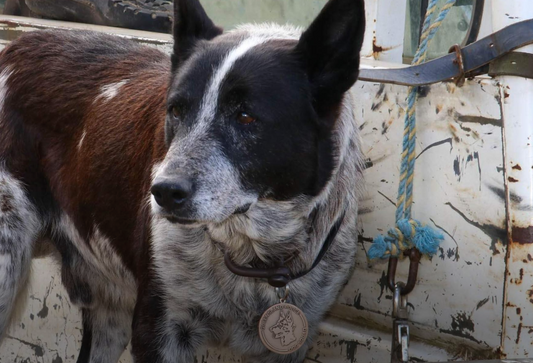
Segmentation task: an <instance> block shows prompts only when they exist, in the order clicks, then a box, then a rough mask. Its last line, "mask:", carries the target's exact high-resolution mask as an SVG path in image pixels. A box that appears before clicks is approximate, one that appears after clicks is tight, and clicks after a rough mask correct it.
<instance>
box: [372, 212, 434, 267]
mask: <svg viewBox="0 0 533 363" xmlns="http://www.w3.org/2000/svg"><path fill="white" fill-rule="evenodd" d="M442 240H444V236H443V235H442V233H440V232H438V231H436V230H434V229H433V228H431V227H430V226H427V225H423V224H422V223H420V222H419V221H416V220H413V219H410V220H408V219H401V220H399V221H398V222H397V224H396V227H395V228H391V229H390V230H389V232H388V235H387V236H383V235H379V236H377V237H376V238H374V242H373V243H372V246H371V247H370V249H369V250H368V253H367V255H368V258H369V259H370V260H375V259H387V258H390V257H398V256H399V255H400V254H401V253H402V252H403V251H406V250H408V249H411V248H417V249H418V250H419V251H420V252H421V253H422V254H423V255H426V256H429V257H430V256H433V255H434V254H435V253H437V251H438V250H439V246H440V243H441V241H442Z"/></svg>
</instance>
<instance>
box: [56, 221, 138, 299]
mask: <svg viewBox="0 0 533 363" xmlns="http://www.w3.org/2000/svg"><path fill="white" fill-rule="evenodd" d="M55 232H56V233H63V234H64V235H65V236H66V237H67V238H68V239H69V240H70V241H71V242H72V243H73V244H74V246H76V249H77V250H78V252H79V253H80V254H81V256H82V257H83V260H84V261H85V262H86V263H87V264H88V265H89V266H90V267H91V268H92V269H94V271H93V272H92V273H97V274H102V275H103V276H105V277H106V280H107V281H106V282H105V283H104V281H102V286H101V288H102V289H103V290H105V291H103V292H104V293H105V295H106V296H107V297H108V298H109V299H110V300H111V301H112V302H114V303H119V304H123V303H124V299H135V294H136V287H135V286H136V284H135V280H134V278H133V275H132V273H131V272H130V271H129V270H128V269H127V268H126V267H125V266H124V264H123V263H122V259H121V258H120V256H119V255H118V254H117V252H116V251H115V249H114V248H113V246H112V245H111V241H109V239H108V238H107V237H106V236H105V235H104V234H103V233H102V232H101V231H100V230H99V229H98V228H97V227H96V228H94V233H93V234H92V236H91V239H90V241H86V240H85V239H84V238H82V237H81V236H80V233H79V232H78V230H77V229H76V227H75V226H74V223H73V222H72V220H71V219H70V218H69V217H68V216H67V215H66V214H62V215H61V219H60V221H59V224H58V225H56V227H55ZM87 242H89V243H87ZM89 246H90V248H89ZM95 278H96V277H95ZM96 279H97V278H96ZM126 303H127V304H128V303H131V304H133V302H126Z"/></svg>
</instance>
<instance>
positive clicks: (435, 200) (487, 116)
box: [339, 80, 506, 355]
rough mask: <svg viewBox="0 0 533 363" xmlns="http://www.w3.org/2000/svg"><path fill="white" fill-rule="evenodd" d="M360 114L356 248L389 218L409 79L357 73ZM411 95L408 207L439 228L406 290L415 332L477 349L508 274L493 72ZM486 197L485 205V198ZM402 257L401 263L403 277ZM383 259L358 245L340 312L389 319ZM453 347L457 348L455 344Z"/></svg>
mask: <svg viewBox="0 0 533 363" xmlns="http://www.w3.org/2000/svg"><path fill="white" fill-rule="evenodd" d="M354 92H355V93H356V95H357V98H358V99H359V102H360V105H359V107H358V108H356V110H355V112H357V113H358V114H359V115H360V119H362V120H364V123H363V124H362V126H361V128H362V137H363V141H364V145H365V147H364V151H365V153H366V157H367V158H368V163H367V165H368V169H367V170H366V173H365V176H366V184H367V195H366V198H365V200H364V201H363V206H362V210H361V214H360V229H361V236H360V242H361V247H362V252H365V251H366V250H367V249H368V248H369V247H370V241H371V239H372V237H374V236H375V235H377V234H379V233H383V232H385V231H386V230H387V229H388V228H390V227H391V226H392V225H393V222H394V211H395V206H394V202H395V199H396V193H397V180H398V171H399V165H400V153H401V148H400V143H401V138H402V128H403V117H404V113H405V98H406V88H405V87H398V86H388V85H379V84H370V83H358V84H356V86H355V88H354ZM424 93H425V95H424V97H422V98H420V99H419V102H418V113H417V120H418V139H417V154H418V159H417V166H416V167H417V170H416V174H415V191H414V192H415V196H414V198H415V205H414V208H413V214H414V217H415V218H417V219H420V220H421V221H423V222H426V223H428V224H430V225H432V226H434V227H435V228H439V229H441V230H442V232H443V233H444V234H445V237H446V238H445V241H444V243H443V245H442V248H441V252H440V253H439V256H437V257H435V258H433V260H432V261H429V260H423V262H422V264H421V266H420V270H419V277H420V279H419V284H418V286H417V287H416V289H415V290H414V291H413V293H411V294H410V295H409V302H410V303H411V304H413V307H414V309H413V312H412V314H411V319H412V321H414V323H415V324H414V327H413V329H412V332H413V333H414V334H416V335H419V336H420V337H421V338H425V339H428V340H432V339H437V338H438V341H439V344H442V345H444V346H448V347H449V348H451V349H452V350H453V349H454V348H453V347H454V346H456V347H457V346H458V344H461V345H463V346H465V347H470V348H472V353H475V354H477V355H483V354H485V353H489V352H490V351H492V350H495V349H497V348H498V347H499V345H500V336H499V334H500V332H501V319H502V315H501V314H502V304H503V299H502V297H503V285H504V279H505V254H506V249H505V244H506V232H505V223H506V221H505V200H504V198H503V197H502V196H503V194H504V180H503V173H502V168H503V155H502V141H501V113H500V105H499V87H498V86H497V85H496V84H495V83H494V82H493V81H491V80H477V81H470V82H467V84H466V85H465V86H464V87H463V88H457V87H455V85H453V84H439V85H434V86H431V87H429V88H426V89H425V90H424ZM489 206H490V213H488V212H487V208H488V207H489ZM407 264H408V263H407V262H405V263H403V264H402V265H401V266H400V268H399V271H398V274H399V275H398V278H399V279H401V280H403V281H405V280H406V269H407ZM385 270H386V264H377V263H374V264H370V265H369V264H368V261H367V260H366V256H365V254H364V253H360V254H359V255H358V257H357V268H356V271H355V273H354V276H353V278H352V279H351V281H350V283H349V285H348V286H347V288H346V289H345V291H344V292H343V294H342V295H341V297H340V300H339V302H340V303H341V304H343V305H346V306H349V307H351V309H349V311H348V312H346V310H345V311H344V312H343V313H344V314H348V316H349V317H350V318H352V319H354V320H356V319H360V318H364V319H370V320H372V321H373V323H374V324H381V325H384V326H388V325H390V312H391V307H392V303H391V295H390V292H389V291H388V290H387V288H386V278H385ZM457 353H458V352H457Z"/></svg>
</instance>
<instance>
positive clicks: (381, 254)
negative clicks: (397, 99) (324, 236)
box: [368, 0, 456, 259]
mask: <svg viewBox="0 0 533 363" xmlns="http://www.w3.org/2000/svg"><path fill="white" fill-rule="evenodd" d="M437 2H438V0H431V1H430V2H429V4H428V8H427V10H426V16H425V19H424V24H423V26H422V35H421V36H420V45H419V47H418V49H417V51H416V54H415V57H414V59H413V62H412V64H413V65H418V64H421V63H423V62H424V61H425V60H426V58H427V52H428V47H429V44H430V42H431V40H432V39H433V37H434V36H435V34H436V33H437V30H438V29H439V27H440V25H441V24H442V22H443V20H444V18H446V15H448V12H449V11H450V9H451V8H452V6H453V5H454V4H455V2H456V0H447V1H446V3H445V4H444V5H443V7H442V8H441V10H440V12H439V14H438V16H437V18H436V19H435V21H434V22H432V21H431V19H432V18H433V14H434V13H435V10H436V7H437ZM418 90H419V87H410V88H409V95H408V97H407V111H406V113H405V120H404V132H403V142H402V162H401V167H400V183H399V186H398V198H397V203H396V208H397V209H396V226H395V227H394V228H391V229H390V230H389V232H388V233H387V235H386V236H383V235H379V236H377V237H376V238H374V243H373V244H372V246H371V247H370V249H369V250H368V257H369V258H370V259H376V258H389V257H398V256H400V255H401V253H402V251H405V250H408V249H411V248H413V247H414V248H417V249H418V250H419V251H420V252H421V253H422V254H425V255H428V256H432V255H434V254H435V253H436V252H437V251H438V247H439V245H440V242H441V241H442V240H443V239H444V236H443V235H442V234H441V233H440V232H438V231H435V230H434V229H433V228H431V227H430V226H427V225H424V224H422V223H420V222H419V221H417V220H415V219H412V218H411V208H412V205H413V180H414V172H415V160H416V153H415V144H416V107H415V104H416V100H417V98H418Z"/></svg>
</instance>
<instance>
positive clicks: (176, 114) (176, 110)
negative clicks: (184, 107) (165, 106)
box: [170, 106, 181, 118]
mask: <svg viewBox="0 0 533 363" xmlns="http://www.w3.org/2000/svg"><path fill="white" fill-rule="evenodd" d="M170 114H171V115H172V117H173V118H179V117H180V114H181V112H180V109H179V107H178V106H172V108H171V109H170Z"/></svg>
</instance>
